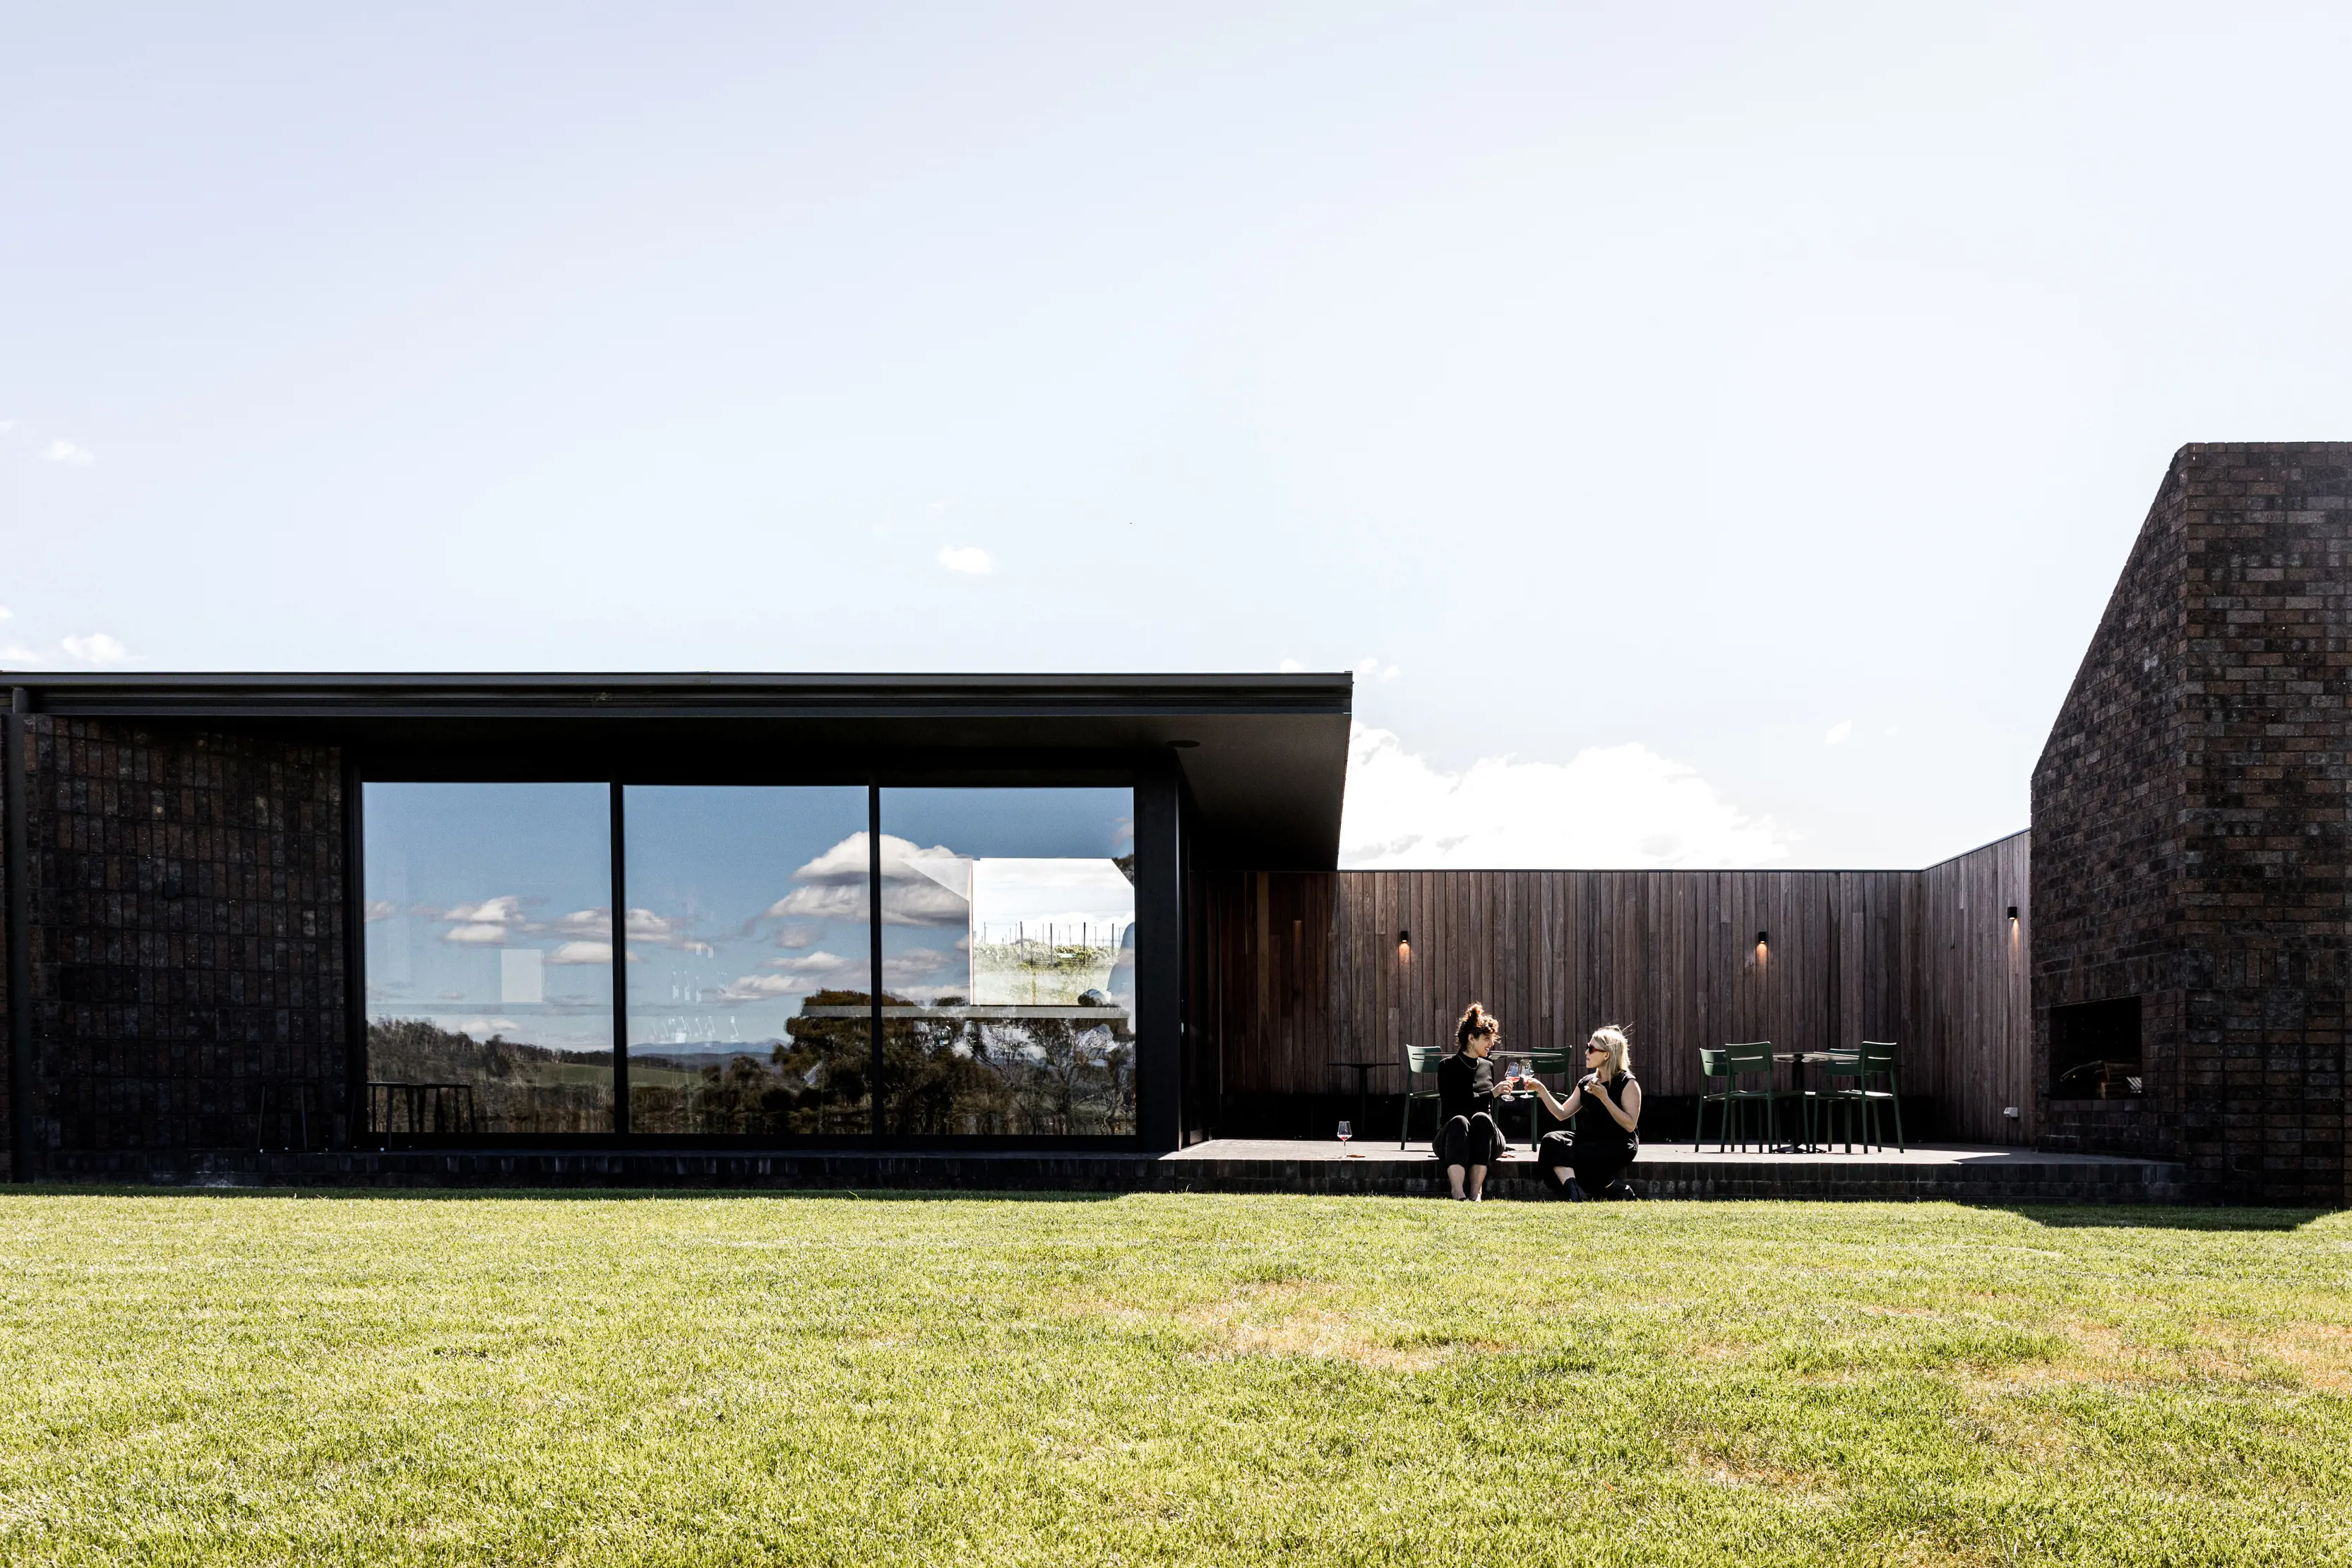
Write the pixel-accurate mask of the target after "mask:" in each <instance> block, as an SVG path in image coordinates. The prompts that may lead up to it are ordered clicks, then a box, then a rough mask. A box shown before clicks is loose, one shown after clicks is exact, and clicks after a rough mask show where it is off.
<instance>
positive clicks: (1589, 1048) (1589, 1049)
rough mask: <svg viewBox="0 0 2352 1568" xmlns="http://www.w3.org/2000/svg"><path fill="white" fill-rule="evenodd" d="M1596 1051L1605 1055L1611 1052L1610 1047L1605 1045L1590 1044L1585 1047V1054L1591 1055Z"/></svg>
mask: <svg viewBox="0 0 2352 1568" xmlns="http://www.w3.org/2000/svg"><path fill="white" fill-rule="evenodd" d="M1594 1051H1599V1052H1600V1053H1601V1055H1603V1056H1606V1055H1608V1054H1609V1048H1608V1047H1607V1046H1605V1045H1588V1046H1586V1047H1585V1048H1584V1054H1585V1055H1587V1056H1591V1054H1592V1053H1593V1052H1594Z"/></svg>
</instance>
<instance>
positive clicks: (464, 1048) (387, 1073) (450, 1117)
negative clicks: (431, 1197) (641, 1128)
mask: <svg viewBox="0 0 2352 1568" xmlns="http://www.w3.org/2000/svg"><path fill="white" fill-rule="evenodd" d="M361 821H362V824H363V826H364V837H365V844H364V852H365V877H366V880H365V899H366V912H365V913H366V921H367V926H366V933H367V935H366V949H367V1020H368V1031H367V1078H368V1088H367V1119H368V1124H369V1127H370V1130H371V1131H373V1132H375V1133H379V1134H440V1133H494V1134H496V1133H521V1134H539V1133H609V1132H611V1131H612V1130H613V911H612V902H613V882H612V822H611V818H610V790H609V789H608V787H607V786H605V785H603V784H415V783H395V784H386V783H372V784H369V785H367V786H366V788H365V790H364V792H363V794H362V808H361Z"/></svg>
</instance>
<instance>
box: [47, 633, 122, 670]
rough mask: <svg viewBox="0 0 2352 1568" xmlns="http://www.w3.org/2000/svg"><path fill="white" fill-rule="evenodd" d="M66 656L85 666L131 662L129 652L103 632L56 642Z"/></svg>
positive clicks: (66, 638)
mask: <svg viewBox="0 0 2352 1568" xmlns="http://www.w3.org/2000/svg"><path fill="white" fill-rule="evenodd" d="M58 645H59V646H60V647H62V648H64V649H65V651H66V656H67V657H68V658H69V659H74V660H77V661H79V663H81V664H128V663H130V662H131V650H130V649H128V648H126V647H124V646H123V645H122V644H121V643H119V642H117V641H115V640H114V639H113V638H111V637H110V636H108V635H107V634H106V633H105V632H91V633H90V634H89V636H87V637H65V638H61V639H59V641H58Z"/></svg>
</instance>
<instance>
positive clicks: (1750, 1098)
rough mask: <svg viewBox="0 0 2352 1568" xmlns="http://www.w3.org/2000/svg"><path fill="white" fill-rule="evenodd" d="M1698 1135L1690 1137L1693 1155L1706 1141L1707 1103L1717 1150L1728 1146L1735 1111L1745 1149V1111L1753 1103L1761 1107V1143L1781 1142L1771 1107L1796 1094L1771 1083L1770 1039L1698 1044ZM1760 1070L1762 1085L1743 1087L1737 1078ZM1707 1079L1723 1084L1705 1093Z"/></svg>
mask: <svg viewBox="0 0 2352 1568" xmlns="http://www.w3.org/2000/svg"><path fill="white" fill-rule="evenodd" d="M1698 1071H1699V1096H1698V1134H1697V1136H1696V1137H1694V1138H1693V1139H1692V1140H1691V1152H1692V1153H1693V1154H1696V1153H1697V1152H1698V1149H1699V1145H1702V1144H1704V1143H1706V1108H1707V1107H1708V1106H1709V1105H1713V1106H1716V1107H1717V1113H1716V1129H1715V1130H1716V1149H1717V1153H1721V1152H1723V1151H1724V1150H1726V1149H1727V1148H1729V1147H1730V1146H1731V1142H1732V1125H1731V1124H1732V1120H1733V1116H1732V1113H1733V1112H1734V1111H1737V1112H1738V1123H1739V1140H1738V1141H1739V1146H1740V1147H1741V1148H1743V1149H1744V1148H1746V1147H1747V1146H1748V1144H1749V1143H1750V1142H1751V1141H1752V1140H1751V1139H1750V1138H1749V1137H1748V1126H1749V1118H1748V1111H1749V1109H1750V1108H1751V1107H1753V1106H1756V1105H1761V1106H1763V1107H1764V1144H1763V1146H1764V1147H1766V1148H1768V1149H1769V1148H1771V1147H1772V1146H1773V1145H1776V1144H1778V1143H1779V1142H1780V1127H1779V1125H1778V1119H1777V1117H1776V1116H1775V1115H1774V1109H1775V1107H1777V1106H1778V1105H1779V1104H1780V1102H1781V1101H1783V1100H1788V1099H1793V1098H1794V1097H1795V1096H1794V1094H1793V1093H1792V1092H1790V1091H1787V1090H1782V1089H1776V1088H1774V1087H1773V1085H1772V1042H1771V1041H1770V1040H1750V1041H1748V1043H1746V1044H1744V1045H1727V1046H1724V1047H1722V1048H1721V1049H1720V1050H1710V1049H1708V1048H1707V1047H1706V1046H1701V1047H1699V1051H1698ZM1759 1072H1760V1073H1762V1074H1763V1075H1764V1087H1763V1088H1761V1089H1742V1088H1741V1087H1740V1086H1739V1081H1740V1080H1741V1079H1742V1078H1745V1077H1747V1076H1748V1075H1749V1074H1751V1073H1759ZM1710 1078H1719V1079H1721V1080H1723V1087H1722V1088H1721V1089H1719V1090H1717V1092H1714V1093H1712V1094H1710V1093H1708V1092H1706V1081H1707V1080H1708V1079H1710Z"/></svg>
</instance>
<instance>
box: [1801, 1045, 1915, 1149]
mask: <svg viewBox="0 0 2352 1568" xmlns="http://www.w3.org/2000/svg"><path fill="white" fill-rule="evenodd" d="M1877 1077H1884V1078H1885V1080H1886V1087H1885V1088H1884V1089H1873V1088H1872V1087H1871V1086H1870V1081H1871V1080H1872V1079H1873V1078H1877ZM1822 1078H1823V1079H1824V1080H1825V1086H1824V1087H1823V1089H1822V1093H1821V1101H1820V1103H1821V1107H1822V1114H1823V1115H1824V1116H1825V1117H1826V1118H1827V1122H1826V1126H1827V1127H1828V1130H1829V1136H1828V1137H1827V1138H1826V1139H1824V1140H1823V1141H1824V1142H1826V1143H1835V1142H1837V1125H1838V1117H1839V1115H1840V1113H1843V1114H1844V1115H1846V1116H1847V1117H1848V1118H1849V1120H1848V1121H1847V1123H1846V1135H1845V1152H1846V1153H1848V1154H1852V1153H1853V1124H1854V1122H1856V1121H1859V1122H1860V1123H1861V1124H1862V1147H1863V1152H1864V1154H1867V1153H1869V1152H1870V1145H1871V1144H1872V1143H1873V1142H1876V1144H1877V1145H1878V1146H1879V1147H1880V1148H1882V1149H1883V1148H1885V1146H1886V1137H1885V1134H1884V1133H1882V1132H1880V1130H1879V1123H1878V1113H1879V1112H1881V1111H1882V1110H1885V1111H1892V1112H1894V1113H1895V1147H1896V1148H1898V1149H1901V1148H1904V1147H1905V1145H1904V1142H1903V1081H1902V1076H1901V1074H1900V1073H1899V1072H1897V1071H1896V1070H1895V1041H1893V1040H1864V1041H1863V1042H1862V1049H1861V1050H1859V1051H1831V1052H1830V1059H1829V1061H1826V1062H1824V1063H1822ZM1840 1080H1843V1081H1844V1082H1845V1084H1846V1087H1843V1088H1840V1087H1839V1081H1840ZM1874 1134H1875V1137H1874Z"/></svg>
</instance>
